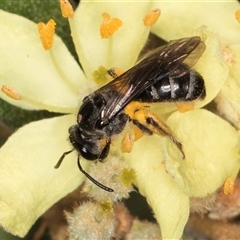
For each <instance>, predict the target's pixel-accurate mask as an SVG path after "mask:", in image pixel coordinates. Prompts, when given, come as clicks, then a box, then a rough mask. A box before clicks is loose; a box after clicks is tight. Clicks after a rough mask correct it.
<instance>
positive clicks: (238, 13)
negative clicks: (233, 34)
mask: <svg viewBox="0 0 240 240" xmlns="http://www.w3.org/2000/svg"><path fill="white" fill-rule="evenodd" d="M235 16H236V19H237V21H238V22H239V23H240V9H238V10H237V11H236V13H235Z"/></svg>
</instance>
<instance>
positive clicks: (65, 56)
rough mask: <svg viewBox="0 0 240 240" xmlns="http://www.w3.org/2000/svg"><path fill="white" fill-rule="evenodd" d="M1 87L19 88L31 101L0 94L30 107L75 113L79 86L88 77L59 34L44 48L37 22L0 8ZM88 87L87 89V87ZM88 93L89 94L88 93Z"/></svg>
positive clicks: (83, 84)
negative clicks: (50, 44) (51, 43)
mask: <svg viewBox="0 0 240 240" xmlns="http://www.w3.org/2000/svg"><path fill="white" fill-rule="evenodd" d="M0 35H1V36H4V37H2V38H1V44H0V55H1V64H0V87H2V85H8V86H11V87H12V88H14V89H16V91H18V92H19V94H21V95H22V96H23V98H24V97H28V98H29V99H30V100H31V101H30V102H31V103H29V102H27V101H24V100H22V101H14V100H13V99H10V98H9V97H7V96H6V95H5V94H3V93H1V92H0V97H1V98H3V99H4V100H6V101H8V102H9V103H11V104H15V105H17V106H19V107H22V108H26V109H47V110H50V111H55V112H75V108H76V107H77V106H78V103H79V100H80V99H81V97H80V99H79V95H80V94H79V92H80V91H79V89H80V88H85V85H86V82H87V80H86V78H85V76H84V74H83V72H82V71H81V69H80V67H79V66H78V64H77V63H76V61H75V60H74V59H73V57H72V56H71V55H70V53H69V52H68V50H67V48H66V47H65V45H64V44H63V42H62V40H61V39H60V38H59V37H57V36H55V41H54V44H53V47H52V49H51V50H50V51H47V52H46V51H45V50H44V49H43V47H42V44H41V41H40V39H39V34H38V30H37V24H35V23H33V22H31V21H30V20H27V19H25V18H23V17H21V16H18V15H15V14H11V13H7V12H4V11H2V10H0ZM85 89H86V88H85ZM85 94H86V93H85Z"/></svg>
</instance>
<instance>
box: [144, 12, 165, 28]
mask: <svg viewBox="0 0 240 240" xmlns="http://www.w3.org/2000/svg"><path fill="white" fill-rule="evenodd" d="M160 14H161V10H160V9H159V8H156V9H154V10H151V11H149V12H148V13H147V14H146V16H145V17H144V18H143V23H144V25H145V26H153V25H154V24H155V22H156V21H157V20H158V18H159V17H160Z"/></svg>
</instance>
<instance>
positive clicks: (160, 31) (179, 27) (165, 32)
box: [151, 0, 240, 43]
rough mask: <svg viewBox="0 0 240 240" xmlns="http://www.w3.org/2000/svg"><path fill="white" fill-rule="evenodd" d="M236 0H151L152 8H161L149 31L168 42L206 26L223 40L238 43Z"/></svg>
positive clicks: (239, 35) (239, 36)
mask: <svg viewBox="0 0 240 240" xmlns="http://www.w3.org/2000/svg"><path fill="white" fill-rule="evenodd" d="M239 7H240V4H239V2H238V1H222V2H218V3H216V2H210V1H207V2H200V1H198V2H195V1H188V2H184V1H181V0H178V1H174V2H169V1H161V2H158V1H156V2H154V8H160V9H161V12H162V14H161V18H160V19H159V21H157V22H156V24H155V25H154V26H153V27H152V29H151V31H153V33H155V34H156V35H158V36H160V37H162V38H163V39H165V40H167V41H169V40H171V39H178V38H182V37H186V36H191V33H192V31H193V30H194V29H197V28H198V27H200V26H202V25H206V26H207V27H208V29H209V31H211V32H214V33H217V34H218V35H219V36H220V38H221V40H223V41H225V42H231V43H238V42H239V39H240V31H239V23H238V22H237V20H236V18H235V12H236V11H237V10H238V9H239Z"/></svg>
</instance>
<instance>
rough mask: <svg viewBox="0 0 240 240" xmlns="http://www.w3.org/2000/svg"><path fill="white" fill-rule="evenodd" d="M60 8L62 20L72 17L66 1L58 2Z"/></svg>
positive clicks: (71, 10)
mask: <svg viewBox="0 0 240 240" xmlns="http://www.w3.org/2000/svg"><path fill="white" fill-rule="evenodd" d="M60 8H61V11H62V16H63V17H64V18H72V17H73V13H74V12H73V8H72V5H71V4H70V3H69V1H68V0H60Z"/></svg>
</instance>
